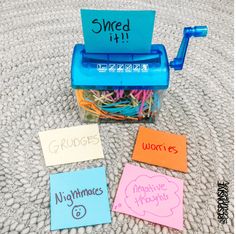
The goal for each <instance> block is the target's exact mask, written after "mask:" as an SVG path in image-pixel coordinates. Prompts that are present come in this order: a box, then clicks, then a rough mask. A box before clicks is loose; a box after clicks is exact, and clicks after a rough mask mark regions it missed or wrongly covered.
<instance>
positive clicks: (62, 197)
mask: <svg viewBox="0 0 236 234" xmlns="http://www.w3.org/2000/svg"><path fill="white" fill-rule="evenodd" d="M102 194H103V190H102V188H92V189H82V190H80V189H78V188H77V189H76V190H74V191H72V190H71V191H70V192H69V193H67V194H65V193H64V192H59V193H55V199H56V205H57V204H58V203H62V202H66V203H67V206H69V207H70V206H72V205H73V204H74V200H75V199H78V198H83V197H88V196H100V195H102Z"/></svg>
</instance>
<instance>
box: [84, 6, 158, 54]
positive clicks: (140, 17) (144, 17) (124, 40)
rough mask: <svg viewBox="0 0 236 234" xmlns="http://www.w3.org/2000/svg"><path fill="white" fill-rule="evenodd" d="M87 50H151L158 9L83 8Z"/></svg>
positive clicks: (143, 51)
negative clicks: (156, 10)
mask: <svg viewBox="0 0 236 234" xmlns="http://www.w3.org/2000/svg"><path fill="white" fill-rule="evenodd" d="M81 18H82V27H83V34H84V42H85V50H86V52H87V53H148V52H150V49H151V43H152V34H153V26H154V19H155V11H151V10H148V11H131V10H129V11H128V10H126V11H123V10H122V11H119V10H85V9H82V10H81Z"/></svg>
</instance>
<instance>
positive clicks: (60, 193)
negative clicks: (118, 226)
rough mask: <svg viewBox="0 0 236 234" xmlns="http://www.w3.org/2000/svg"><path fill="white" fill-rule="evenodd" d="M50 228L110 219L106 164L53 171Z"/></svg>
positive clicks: (76, 225) (74, 225)
mask: <svg viewBox="0 0 236 234" xmlns="http://www.w3.org/2000/svg"><path fill="white" fill-rule="evenodd" d="M50 206H51V230H58V229H64V228H72V227H81V226H88V225H95V224H103V223H110V222H111V213H110V206H109V202H108V192H107V184H106V173H105V168H104V167H98V168H92V169H85V170H80V171H74V172H67V173H59V174H52V175H50Z"/></svg>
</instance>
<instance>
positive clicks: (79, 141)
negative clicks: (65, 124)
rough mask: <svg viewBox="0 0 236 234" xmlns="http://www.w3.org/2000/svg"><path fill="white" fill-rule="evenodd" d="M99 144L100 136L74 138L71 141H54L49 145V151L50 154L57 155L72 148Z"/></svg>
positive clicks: (64, 139)
mask: <svg viewBox="0 0 236 234" xmlns="http://www.w3.org/2000/svg"><path fill="white" fill-rule="evenodd" d="M98 143H99V136H98V135H94V136H87V137H81V138H79V137H73V138H70V139H66V138H62V139H61V140H59V141H56V140H53V141H51V142H50V143H49V145H48V149H49V152H50V153H53V154H56V153H58V152H59V151H65V150H69V149H72V148H76V147H80V146H88V145H96V144H98Z"/></svg>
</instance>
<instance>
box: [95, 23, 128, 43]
mask: <svg viewBox="0 0 236 234" xmlns="http://www.w3.org/2000/svg"><path fill="white" fill-rule="evenodd" d="M92 24H93V26H94V27H93V29H92V32H94V33H96V34H99V33H102V32H109V41H110V42H115V43H119V42H121V43H125V42H128V39H129V34H128V32H129V31H130V21H129V19H127V21H126V22H125V23H122V22H120V21H109V20H108V21H106V20H104V19H103V20H101V21H99V19H94V20H93V21H92Z"/></svg>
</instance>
